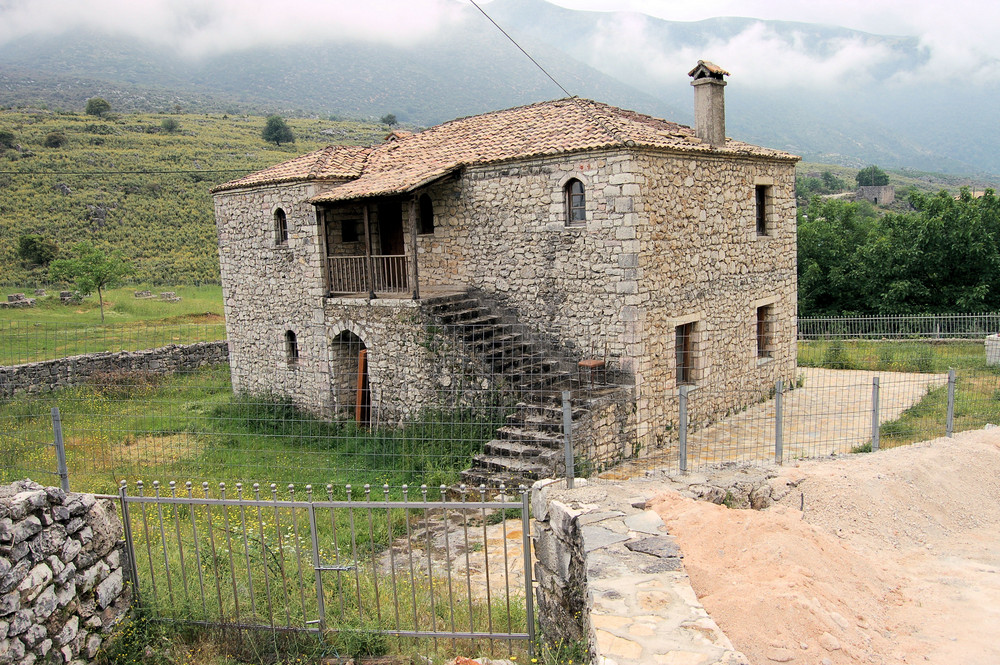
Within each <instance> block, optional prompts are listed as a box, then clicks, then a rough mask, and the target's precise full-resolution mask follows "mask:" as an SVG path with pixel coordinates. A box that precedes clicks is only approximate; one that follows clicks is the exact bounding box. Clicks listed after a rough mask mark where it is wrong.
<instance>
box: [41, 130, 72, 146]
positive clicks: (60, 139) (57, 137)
mask: <svg viewBox="0 0 1000 665" xmlns="http://www.w3.org/2000/svg"><path fill="white" fill-rule="evenodd" d="M67 140H68V139H67V138H66V134H64V133H63V132H49V133H48V134H46V135H45V147H46V148H61V147H63V146H64V145H66V141H67Z"/></svg>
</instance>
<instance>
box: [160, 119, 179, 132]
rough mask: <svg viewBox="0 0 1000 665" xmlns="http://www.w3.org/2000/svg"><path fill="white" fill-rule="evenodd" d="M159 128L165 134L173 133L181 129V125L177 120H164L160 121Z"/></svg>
mask: <svg viewBox="0 0 1000 665" xmlns="http://www.w3.org/2000/svg"><path fill="white" fill-rule="evenodd" d="M160 128H161V129H162V130H163V131H165V132H167V133H173V132H176V131H177V130H178V129H180V128H181V123H179V122H178V121H177V118H164V119H163V120H162V121H160Z"/></svg>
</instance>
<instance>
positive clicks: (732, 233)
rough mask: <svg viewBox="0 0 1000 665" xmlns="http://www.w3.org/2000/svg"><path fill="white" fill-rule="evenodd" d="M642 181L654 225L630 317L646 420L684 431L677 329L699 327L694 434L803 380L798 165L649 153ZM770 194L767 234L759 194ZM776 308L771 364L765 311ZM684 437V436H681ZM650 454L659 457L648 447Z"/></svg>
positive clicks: (645, 235) (646, 236) (640, 252)
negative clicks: (765, 345) (760, 315)
mask: <svg viewBox="0 0 1000 665" xmlns="http://www.w3.org/2000/svg"><path fill="white" fill-rule="evenodd" d="M640 161H641V162H642V163H643V167H642V169H641V170H642V173H643V174H644V175H643V178H642V180H641V187H642V190H643V191H644V192H645V193H646V195H645V196H644V197H643V199H642V203H643V215H644V216H645V217H646V218H647V220H648V221H647V223H645V224H643V225H641V226H640V227H639V234H638V236H637V239H636V246H637V255H636V256H635V257H634V261H635V262H636V264H637V266H638V268H637V271H636V281H635V283H634V285H633V287H632V288H633V290H634V293H635V295H634V296H629V298H630V300H629V302H628V305H627V311H626V313H625V315H624V318H626V319H628V320H629V329H628V331H627V336H628V341H629V344H630V346H629V348H630V351H629V355H631V356H634V357H638V358H641V359H642V360H641V362H640V363H639V365H638V366H637V367H636V384H637V390H638V393H639V402H638V410H639V414H638V419H639V421H640V422H646V423H653V424H655V426H656V427H657V428H660V431H657V432H655V434H657V435H662V434H663V431H662V428H663V427H666V426H668V425H673V424H676V421H677V417H678V416H677V412H678V401H677V394H678V387H677V377H676V345H675V340H676V329H677V326H678V325H681V324H687V323H693V324H694V336H693V337H694V355H695V362H694V371H693V379H694V381H693V385H692V386H691V392H690V397H689V403H688V410H689V420H690V422H691V423H698V422H704V421H708V420H713V419H718V418H720V417H723V416H724V415H726V414H727V412H730V411H732V410H734V409H738V408H742V407H744V406H746V405H748V404H752V403H754V402H756V401H758V400H759V399H760V397H761V396H762V395H766V394H767V392H768V391H769V390H770V389H771V388H772V387H773V386H774V383H775V381H776V380H777V379H779V378H782V379H784V380H785V381H786V382H787V381H793V380H794V378H795V359H796V343H795V325H794V321H795V311H796V288H797V284H796V249H795V248H796V219H795V195H794V188H795V172H794V164H793V163H791V162H778V161H768V160H762V159H740V158H733V157H726V158H722V157H701V158H699V159H693V158H690V157H682V156H676V157H665V156H663V155H660V154H648V155H646V156H645V157H644V158H642V159H641V160H640ZM758 185H761V186H764V187H767V191H768V196H767V205H766V207H765V212H766V225H767V229H766V234H764V235H760V234H758V232H757V219H756V212H757V210H756V209H757V204H756V195H755V192H756V187H757V186H758ZM761 306H768V307H770V311H771V319H770V321H769V323H768V326H769V331H770V332H769V336H770V344H769V349H768V355H767V356H764V357H762V356H759V355H758V352H757V308H758V307H761ZM672 429H673V430H674V431H675V429H676V428H672ZM643 445H644V447H645V448H646V449H650V448H653V447H655V444H653V443H652V442H651V441H645V442H644V444H643Z"/></svg>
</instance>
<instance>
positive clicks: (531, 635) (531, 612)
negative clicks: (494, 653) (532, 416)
mask: <svg viewBox="0 0 1000 665" xmlns="http://www.w3.org/2000/svg"><path fill="white" fill-rule="evenodd" d="M563 394H564V395H566V394H568V393H563ZM570 478H572V476H570ZM528 492H529V490H528V489H527V488H524V487H522V488H521V538H522V540H521V547H522V549H523V550H524V613H525V614H526V615H527V619H528V658H531V657H532V656H534V655H535V598H534V596H533V595H532V594H533V593H534V590H533V588H532V586H533V585H532V581H533V580H532V577H533V576H532V562H531V558H532V557H531V514H530V511H531V502H530V501H529V496H528Z"/></svg>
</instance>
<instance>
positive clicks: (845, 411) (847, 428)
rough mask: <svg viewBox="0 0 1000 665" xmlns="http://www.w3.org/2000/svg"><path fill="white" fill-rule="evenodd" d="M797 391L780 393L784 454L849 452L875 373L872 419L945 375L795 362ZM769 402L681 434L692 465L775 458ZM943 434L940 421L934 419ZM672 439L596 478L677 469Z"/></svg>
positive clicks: (889, 414) (892, 413)
mask: <svg viewBox="0 0 1000 665" xmlns="http://www.w3.org/2000/svg"><path fill="white" fill-rule="evenodd" d="M798 373H799V376H801V377H803V384H802V386H801V387H800V388H796V389H794V390H790V391H787V392H786V393H785V394H784V395H783V396H782V441H783V449H784V457H783V459H785V460H789V459H797V458H803V457H819V456H822V455H830V454H833V453H845V452H850V450H851V448H853V447H855V446H859V445H864V444H866V443H868V442H869V441H871V432H872V379H874V378H875V377H879V423H880V424H883V423H887V422H890V421H892V420H896V419H897V418H899V416H900V415H901V414H902V413H903V411H905V410H906V409H908V408H910V407H911V406H913V405H914V404H916V403H917V402H919V401H920V399H921V398H922V397H923V396H924V395H926V394H927V392H928V391H929V390H931V389H933V388H937V387H940V386H943V385H946V384H947V382H948V375H947V374H917V373H908V372H872V371H863V370H831V369H820V368H815V367H800V368H799V369H798ZM774 405H775V400H774V399H773V398H772V399H769V400H767V401H765V402H762V403H760V404H755V405H753V406H751V407H750V408H748V409H747V410H745V411H743V412H741V413H739V414H736V415H734V416H731V417H729V418H726V419H725V420H723V421H720V422H718V423H715V424H713V425H710V426H709V427H706V428H704V429H700V430H695V431H692V432H690V434H689V435H688V464H689V466H690V467H691V468H696V467H698V466H703V465H709V464H719V463H723V462H754V463H760V462H768V461H773V460H774V441H775V407H774ZM940 434H941V435H943V434H944V422H942V423H941V432H940ZM678 464H679V462H678V452H677V448H676V444H675V445H674V446H673V447H672V448H671V450H669V451H666V452H658V453H655V454H653V455H650V456H649V457H645V458H642V459H639V460H636V461H635V462H632V463H629V464H625V465H623V466H621V467H618V468H617V469H613V470H611V471H610V472H608V473H607V474H602V476H609V477H614V478H624V477H630V476H635V475H639V474H641V473H642V472H643V471H645V470H648V469H657V468H662V467H673V468H676V467H677V466H678Z"/></svg>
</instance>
